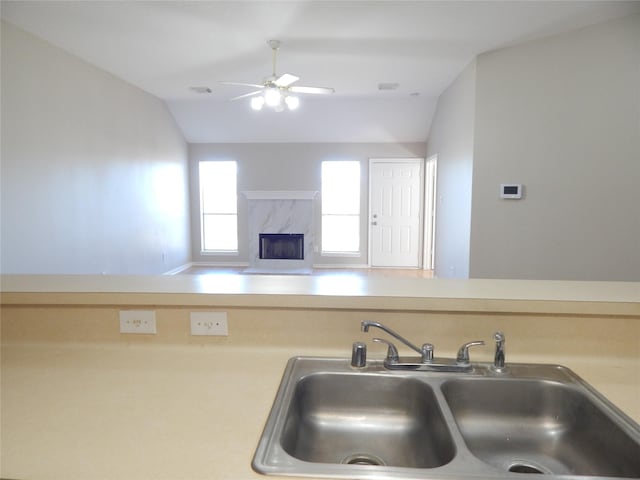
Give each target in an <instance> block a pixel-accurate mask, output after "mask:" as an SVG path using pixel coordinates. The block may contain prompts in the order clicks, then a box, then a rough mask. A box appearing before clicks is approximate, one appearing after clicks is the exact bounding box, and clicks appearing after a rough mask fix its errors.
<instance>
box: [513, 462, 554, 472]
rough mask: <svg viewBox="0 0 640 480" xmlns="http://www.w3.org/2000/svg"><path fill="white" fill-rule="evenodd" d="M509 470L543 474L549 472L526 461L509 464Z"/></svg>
mask: <svg viewBox="0 0 640 480" xmlns="http://www.w3.org/2000/svg"><path fill="white" fill-rule="evenodd" d="M509 471H510V472H513V473H537V474H545V473H549V472H547V471H545V469H543V468H542V467H539V466H537V465H534V464H532V463H526V462H514V463H512V464H511V465H510V466H509Z"/></svg>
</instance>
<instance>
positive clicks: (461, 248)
mask: <svg viewBox="0 0 640 480" xmlns="http://www.w3.org/2000/svg"><path fill="white" fill-rule="evenodd" d="M475 79H476V64H475V61H473V62H471V63H470V64H469V65H468V66H467V67H466V68H465V69H464V70H463V71H462V73H461V74H460V75H459V76H458V78H456V80H455V81H454V82H453V83H452V84H451V85H450V86H449V87H448V88H447V90H445V91H444V92H443V93H442V95H440V98H439V100H438V106H437V108H436V113H435V116H434V119H433V122H432V126H431V132H430V135H429V142H428V144H427V156H428V157H430V156H431V155H436V154H437V155H438V178H437V189H436V191H437V201H436V242H435V251H436V255H435V274H436V276H437V277H439V278H466V277H468V276H469V237H470V229H471V183H472V175H473V131H474V110H475Z"/></svg>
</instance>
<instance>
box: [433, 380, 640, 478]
mask: <svg viewBox="0 0 640 480" xmlns="http://www.w3.org/2000/svg"><path fill="white" fill-rule="evenodd" d="M442 392H443V393H444V397H445V400H446V401H447V403H448V405H449V408H450V409H451V412H452V413H453V417H454V418H455V421H456V424H457V426H458V428H459V429H460V432H461V434H462V436H463V438H464V441H465V443H466V445H467V447H469V449H470V450H471V452H472V453H473V454H474V455H475V456H477V457H478V458H480V459H481V460H484V461H485V462H487V463H489V464H491V465H493V466H495V467H496V468H498V469H499V470H502V471H505V470H508V471H512V472H518V473H547V474H556V475H592V476H605V477H627V478H638V477H639V476H640V446H639V444H638V439H637V436H636V438H635V439H634V435H633V433H634V432H633V431H626V429H625V428H624V427H623V426H622V425H619V424H618V423H617V422H616V420H615V418H613V419H612V418H611V417H610V416H609V415H607V410H608V408H603V407H602V406H601V405H600V406H599V405H598V404H597V403H595V402H594V401H593V400H592V399H591V398H589V395H588V394H587V393H585V391H583V390H582V389H580V388H576V387H575V386H574V385H565V384H561V383H557V382H553V381H545V380H519V379H508V380H500V379H494V380H489V379H480V380H478V379H464V380H451V381H448V382H446V383H444V385H443V386H442ZM636 434H637V432H636Z"/></svg>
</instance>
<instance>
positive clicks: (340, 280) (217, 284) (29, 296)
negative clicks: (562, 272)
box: [0, 275, 640, 316]
mask: <svg viewBox="0 0 640 480" xmlns="http://www.w3.org/2000/svg"><path fill="white" fill-rule="evenodd" d="M0 292H2V303H4V304H21V303H28V304H35V303H39V304H57V305H60V304H69V303H72V304H91V305H95V304H123V303H126V304H129V305H137V304H140V305H142V304H149V303H153V304H155V305H194V306H196V305H219V306H226V305H234V306H244V307H273V306H283V305H285V306H288V307H292V308H294V307H305V308H307V307H313V308H336V307H338V308H371V309H405V310H406V309H426V310H442V309H446V310H451V311H496V312H501V311H509V312H512V311H521V312H536V313H577V314H590V315H591V314H599V313H606V314H609V315H635V316H638V315H640V282H569V281H538V280H481V279H473V280H447V279H436V280H426V281H425V280H424V279H416V278H393V279H389V278H375V277H371V278H367V277H361V276H356V275H353V276H349V275H345V276H339V277H338V276H305V275H174V276H162V275H161V276H100V275H89V276H87V275H5V276H1V277H0ZM114 294H117V295H114Z"/></svg>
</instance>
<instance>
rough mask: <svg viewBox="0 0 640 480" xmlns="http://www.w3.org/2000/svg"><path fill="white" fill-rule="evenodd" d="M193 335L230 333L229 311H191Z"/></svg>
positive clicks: (222, 334) (224, 334)
mask: <svg viewBox="0 0 640 480" xmlns="http://www.w3.org/2000/svg"><path fill="white" fill-rule="evenodd" d="M191 335H217V336H223V337H226V336H227V335H229V328H228V326H227V312H191Z"/></svg>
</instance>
